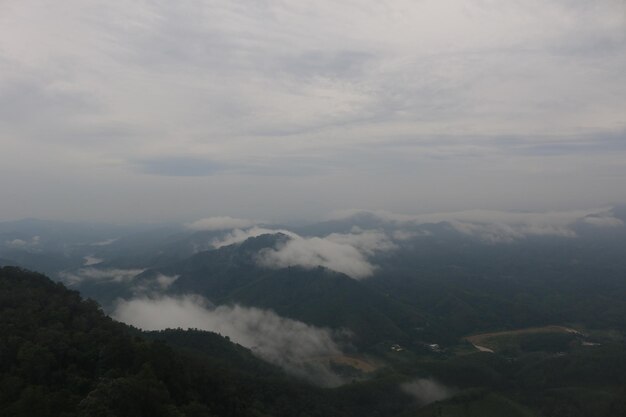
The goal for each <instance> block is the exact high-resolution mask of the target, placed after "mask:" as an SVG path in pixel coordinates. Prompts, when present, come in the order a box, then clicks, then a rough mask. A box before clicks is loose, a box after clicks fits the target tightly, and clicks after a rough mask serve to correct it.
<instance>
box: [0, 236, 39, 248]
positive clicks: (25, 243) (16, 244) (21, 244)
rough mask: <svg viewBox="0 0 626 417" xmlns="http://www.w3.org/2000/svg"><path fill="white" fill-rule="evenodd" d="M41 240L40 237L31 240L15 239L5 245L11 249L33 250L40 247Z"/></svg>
mask: <svg viewBox="0 0 626 417" xmlns="http://www.w3.org/2000/svg"><path fill="white" fill-rule="evenodd" d="M40 240H41V238H40V237H39V236H33V237H32V238H31V239H29V240H24V239H13V240H7V241H6V242H4V245H5V246H6V247H7V248H10V249H31V248H34V247H37V246H39V242H40Z"/></svg>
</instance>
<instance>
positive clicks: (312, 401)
mask: <svg viewBox="0 0 626 417" xmlns="http://www.w3.org/2000/svg"><path fill="white" fill-rule="evenodd" d="M151 336H152V337H151V338H154V337H155V335H154V334H152V335H151ZM169 336H170V337H171V336H172V335H169ZM203 340H204V342H203V343H204V346H203V348H204V349H205V350H206V349H209V350H211V353H212V355H211V357H210V360H208V359H206V358H205V359H203V358H202V357H201V356H199V355H186V354H184V353H181V352H177V351H174V350H172V348H170V347H168V346H166V345H165V344H163V343H162V342H158V341H152V340H148V339H147V338H144V337H143V336H142V335H141V333H140V332H139V331H137V330H136V329H132V328H130V327H128V326H126V325H123V324H121V323H117V322H115V321H113V320H112V319H110V318H109V317H107V316H105V315H104V314H103V313H102V311H101V310H100V308H99V307H98V305H97V304H96V303H95V302H93V301H89V300H87V301H86V300H82V299H81V297H80V296H79V294H78V293H77V292H74V291H69V290H67V289H66V288H65V287H64V286H63V285H62V284H58V283H54V282H52V281H50V280H49V279H48V278H46V277H45V276H43V275H40V274H36V273H32V272H28V271H25V270H22V269H19V268H14V267H5V268H0V415H1V416H14V417H20V416H29V417H33V416H37V417H47V416H50V417H71V416H85V417H86V416H89V417H100V416H102V417H124V416H128V417H130V416H132V417H141V416H150V417H160V416H177V417H183V416H189V417H192V416H193V417H195V416H286V417H287V416H290V417H291V416H304V415H306V416H325V417H326V416H333V415H339V414H338V413H337V412H336V411H335V410H334V409H332V407H331V406H330V405H328V403H327V402H326V401H324V397H325V396H327V394H326V393H325V392H324V391H322V390H318V389H316V388H313V387H310V386H305V385H301V384H299V383H297V382H294V381H293V380H289V379H287V377H284V376H283V375H282V374H281V373H280V371H278V370H274V369H273V368H272V367H271V366H270V365H267V364H265V363H262V362H260V361H259V360H258V359H256V358H254V357H253V356H252V355H251V354H250V353H249V352H248V351H247V350H245V349H243V348H241V347H240V346H238V345H234V344H232V343H230V342H228V341H227V340H226V339H225V338H222V337H221V336H218V335H213V336H210V337H205V338H204V339H203ZM207 341H208V342H207ZM207 343H208V345H207ZM207 346H208V347H207Z"/></svg>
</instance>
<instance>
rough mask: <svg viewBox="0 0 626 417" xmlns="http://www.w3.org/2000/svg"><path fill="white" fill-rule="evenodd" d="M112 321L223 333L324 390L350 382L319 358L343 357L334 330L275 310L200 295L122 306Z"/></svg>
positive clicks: (150, 327)
mask: <svg viewBox="0 0 626 417" xmlns="http://www.w3.org/2000/svg"><path fill="white" fill-rule="evenodd" d="M112 317H113V318H115V319H116V320H119V321H122V322H124V323H127V324H130V325H133V326H136V327H139V328H141V329H143V330H164V329H168V328H183V329H188V328H193V329H200V330H207V331H212V332H216V333H219V334H221V335H223V336H227V337H229V338H230V339H231V340H232V341H233V342H235V343H239V344H240V345H242V346H245V347H247V348H249V349H250V350H251V351H252V352H253V353H254V354H255V355H257V356H258V357H260V358H262V359H264V360H266V361H268V362H270V363H272V364H274V365H277V366H280V367H281V368H282V369H284V370H285V371H286V372H288V373H289V374H292V375H295V376H297V377H300V378H303V379H306V380H308V381H310V382H312V383H315V384H318V385H322V386H337V385H340V384H342V383H343V382H344V380H343V379H342V378H341V377H340V376H339V375H337V374H336V373H334V372H333V371H332V370H331V369H330V368H329V367H328V366H327V365H326V364H324V363H323V362H322V361H316V359H321V358H328V357H331V356H337V355H341V353H342V351H341V348H340V346H339V344H338V343H337V342H336V341H335V340H334V338H333V333H332V332H331V331H330V330H328V329H323V328H318V327H315V326H311V325H307V324H305V323H302V322H299V321H296V320H291V319H287V318H284V317H280V316H278V315H277V314H275V313H273V312H272V311H269V310H261V309H258V308H250V307H242V306H239V305H234V306H219V307H212V306H211V305H210V304H209V303H208V302H207V301H206V300H205V299H203V298H202V297H198V296H191V295H188V296H179V297H168V296H162V297H157V298H147V297H142V298H136V299H132V300H120V301H118V303H117V305H116V307H115V310H114V312H113V314H112Z"/></svg>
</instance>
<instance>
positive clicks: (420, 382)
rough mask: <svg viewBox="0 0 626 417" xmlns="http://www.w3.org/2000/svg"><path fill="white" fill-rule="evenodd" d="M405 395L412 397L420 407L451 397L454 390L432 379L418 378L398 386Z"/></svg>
mask: <svg viewBox="0 0 626 417" xmlns="http://www.w3.org/2000/svg"><path fill="white" fill-rule="evenodd" d="M400 388H401V389H402V391H404V392H405V393H407V394H409V395H411V396H413V397H414V398H415V400H416V401H417V402H418V404H419V405H420V406H425V405H428V404H430V403H434V402H436V401H442V400H445V399H447V398H450V397H452V396H453V395H454V394H455V390H454V389H452V388H449V387H446V386H445V385H443V384H441V383H439V382H437V381H436V380H434V379H432V378H419V379H415V380H413V381H411V382H407V383H404V384H402V385H400Z"/></svg>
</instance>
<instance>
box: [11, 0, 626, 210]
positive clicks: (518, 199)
mask: <svg viewBox="0 0 626 417" xmlns="http://www.w3.org/2000/svg"><path fill="white" fill-rule="evenodd" d="M578 3H580V2H575V4H574V3H572V2H568V1H561V0H550V1H541V0H531V1H526V2H502V3H495V2H484V1H477V0H460V1H457V0H443V1H441V0H439V1H434V0H427V1H420V2H410V1H404V0H403V1H399V2H380V1H374V0H365V1H363V2H360V3H359V4H358V5H357V4H356V3H352V2H344V3H340V4H338V3H337V2H331V1H326V0H324V1H318V2H314V3H306V4H303V3H299V2H294V1H287V2H280V1H263V2H252V3H251V2H243V1H238V0H235V1H229V2H168V1H154V2H136V3H133V4H132V5H129V4H128V2H123V1H120V0H110V1H102V0H82V1H79V0H67V1H64V2H62V3H59V4H57V5H56V6H55V7H44V6H43V5H42V4H39V3H38V2H11V4H10V6H7V7H6V8H5V9H3V13H2V14H1V16H0V50H2V57H0V69H1V71H0V90H1V91H2V93H3V94H0V110H2V111H0V119H1V122H0V134H2V145H3V146H2V151H3V152H2V154H0V165H1V166H2V170H3V175H2V176H1V177H0V181H3V182H2V184H0V186H1V187H2V188H3V189H10V190H12V189H13V187H14V188H15V190H16V191H19V190H23V189H25V188H28V189H30V190H32V191H33V192H31V193H21V192H15V193H13V194H14V195H15V196H16V198H15V199H12V200H5V201H3V202H2V207H1V208H2V213H3V215H5V216H7V218H17V217H21V216H40V217H41V216H44V217H46V216H48V217H49V216H51V214H50V213H53V214H52V215H54V216H57V217H59V218H61V217H63V218H67V219H69V218H75V217H76V216H83V217H85V216H88V214H85V213H90V214H89V215H90V216H93V217H98V219H100V220H102V219H106V220H114V221H117V220H119V217H123V216H125V218H131V219H134V220H137V219H141V220H145V219H148V218H149V219H150V220H163V219H168V220H171V218H172V216H174V217H176V218H178V219H189V218H193V217H198V216H199V215H200V214H199V213H202V212H208V211H209V210H210V209H213V208H214V206H215V205H219V211H220V212H235V211H237V210H238V211H239V212H238V213H237V215H238V216H247V217H264V218H270V217H271V216H277V217H281V216H282V217H283V218H284V217H286V216H292V217H293V216H296V215H294V214H293V213H294V212H297V213H298V214H297V216H299V217H315V216H320V215H321V214H322V213H323V212H324V211H326V210H332V209H334V208H337V207H336V206H364V207H370V208H376V207H381V208H385V209H388V210H395V211H398V210H400V211H402V210H446V211H450V210H461V209H466V208H471V207H497V208H512V207H517V208H533V209H536V208H540V209H541V208H544V209H545V208H547V207H559V206H560V207H563V206H564V205H565V204H570V205H578V206H591V205H593V204H602V203H603V202H604V201H611V200H612V199H613V198H614V197H613V196H615V195H622V194H623V183H624V178H626V168H625V167H624V164H623V160H624V153H625V152H626V149H624V145H623V144H624V143H625V141H624V140H623V135H622V134H621V133H619V132H622V133H623V130H624V118H623V114H624V113H625V106H626V102H625V101H624V97H626V82H625V80H626V79H625V77H626V75H625V74H626V60H625V59H624V55H623V54H622V53H621V51H623V50H624V47H625V46H626V36H625V33H624V27H625V26H624V20H625V19H624V6H623V2H619V1H611V0H609V1H604V2H595V3H593V4H592V5H591V4H589V5H579V4H578ZM573 4H574V5H573ZM441 22H443V23H441ZM44 40H45V41H44ZM589 132H592V133H591V134H589ZM594 132H597V134H596V133H594ZM611 132H618V133H619V134H616V136H615V137H610V136H611V134H612V133H611ZM603 135H604V136H603ZM620 135H621V136H620ZM511 137H513V139H510V138H511ZM33 140H36V141H37V146H39V150H40V151H39V152H32V142H33ZM402 141H405V142H406V145H403V146H399V145H397V143H398V142H402ZM181 149H183V150H184V151H182V152H183V153H184V154H183V155H181ZM548 158H549V159H548ZM25 166H28V167H32V169H29V170H24V169H23V167H25ZM129 166H130V169H127V170H125V168H128V167H129ZM133 168H134V169H133ZM32 171H35V172H34V173H33V172H32ZM146 173H148V174H151V175H141V174H146ZM381 173H384V174H385V175H384V176H383V175H380V174H381ZM217 174H220V178H219V179H220V181H219V182H218V181H211V179H212V178H211V177H212V176H216V175H217ZM34 176H36V178H35V177H34ZM160 176H168V177H172V178H171V181H169V180H168V181H162V178H159V177H160ZM294 177H295V178H294ZM311 177H313V178H311ZM494 178H495V179H496V180H494ZM203 180H204V181H203ZM519 184H524V186H525V188H526V190H527V192H526V193H525V194H524V196H523V197H522V196H520V195H519V193H516V191H515V190H516V189H517V188H518V187H517V185H519ZM571 184H575V186H573V185H571ZM364 185H366V186H364ZM198 187H202V192H203V193H206V194H210V195H212V196H215V198H214V199H211V201H210V202H209V201H208V199H204V200H202V199H200V198H199V197H198V194H199V192H198V190H199V188H198ZM95 188H97V189H98V191H99V192H98V193H95V192H93V193H92V190H93V189H95ZM233 189H237V190H240V189H246V192H245V193H236V194H237V195H234V194H235V193H233V192H232V190H233ZM391 189H393V190H402V191H395V192H392V191H391ZM553 189H559V190H560V192H559V193H556V194H555V193H551V192H550V190H553ZM406 190H411V192H406ZM581 190H583V191H584V192H581ZM77 191H79V192H77ZM48 192H52V193H54V195H59V196H62V197H61V198H59V199H58V201H54V202H50V201H49V200H50V199H49V198H46V197H44V196H46V195H48V194H47V193H48ZM85 194H89V195H92V196H93V198H89V199H85V198H84V195H85ZM285 195H289V197H290V199H291V202H290V204H279V203H278V201H281V198H283V197H284V196H285ZM113 197H118V198H113ZM181 199H185V201H193V202H194V204H189V205H187V206H185V207H181V205H180V204H178V203H177V202H178V201H180V200H181ZM44 200H46V201H44ZM86 200H88V201H86ZM147 200H150V202H149V204H145V203H146V201H147ZM546 200H550V201H546ZM138 201H140V202H141V203H144V204H137V202H138ZM333 205H336V206H335V207H333ZM200 206H201V207H200ZM77 207H81V209H80V210H78V209H77ZM242 207H243V208H242ZM244 210H247V212H245V211H244ZM254 210H262V212H254ZM272 220H273V219H272Z"/></svg>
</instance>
